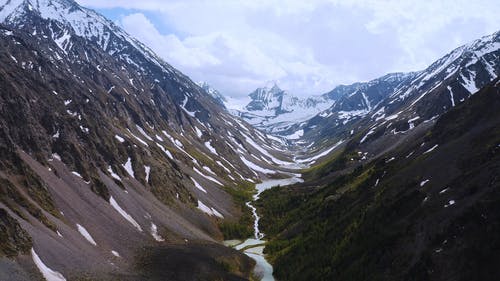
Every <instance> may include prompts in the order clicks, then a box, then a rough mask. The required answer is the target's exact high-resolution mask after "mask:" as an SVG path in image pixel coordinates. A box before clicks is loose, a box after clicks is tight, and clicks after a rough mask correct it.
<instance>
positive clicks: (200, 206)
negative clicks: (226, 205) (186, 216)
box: [198, 200, 224, 218]
mask: <svg viewBox="0 0 500 281" xmlns="http://www.w3.org/2000/svg"><path fill="white" fill-rule="evenodd" d="M198 209H200V210H201V211H202V212H204V213H206V214H208V215H210V216H216V217H219V218H224V216H223V215H222V214H221V213H219V212H218V211H217V210H216V209H214V208H210V207H208V206H207V205H205V204H203V202H201V201H200V200H198Z"/></svg>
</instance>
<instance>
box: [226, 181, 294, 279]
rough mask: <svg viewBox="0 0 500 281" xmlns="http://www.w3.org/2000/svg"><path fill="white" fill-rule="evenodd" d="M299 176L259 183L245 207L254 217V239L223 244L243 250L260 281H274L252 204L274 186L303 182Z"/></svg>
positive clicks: (258, 218) (271, 267) (262, 235)
mask: <svg viewBox="0 0 500 281" xmlns="http://www.w3.org/2000/svg"><path fill="white" fill-rule="evenodd" d="M299 176H300V175H296V176H295V177H292V178H287V179H278V180H266V181H263V182H262V183H259V184H257V185H256V186H255V188H256V189H257V194H255V195H254V196H253V200H252V201H250V202H247V203H246V204H247V206H248V207H249V208H250V209H251V210H252V213H253V217H254V237H252V238H249V239H247V240H245V241H243V242H242V241H240V240H228V241H225V242H224V243H225V244H226V245H227V246H230V247H233V248H235V249H237V250H243V253H245V254H246V255H247V256H249V257H251V258H252V259H254V260H255V262H256V265H255V269H254V273H255V275H256V276H258V277H260V278H261V280H262V281H274V277H273V266H272V265H271V264H270V263H269V262H267V260H266V258H265V256H264V253H263V252H264V247H265V243H266V241H265V240H264V236H265V235H264V233H262V232H261V231H260V229H259V220H260V217H259V215H258V214H257V209H256V208H255V206H253V203H254V202H255V201H257V200H258V199H259V196H260V194H261V193H262V192H264V190H267V189H270V188H271V187H274V186H278V185H280V186H287V185H291V184H295V183H299V182H303V180H302V179H301V178H300V177H299Z"/></svg>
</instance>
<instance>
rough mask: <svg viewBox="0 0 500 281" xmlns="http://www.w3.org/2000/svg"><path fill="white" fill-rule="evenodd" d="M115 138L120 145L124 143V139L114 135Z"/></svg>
mask: <svg viewBox="0 0 500 281" xmlns="http://www.w3.org/2000/svg"><path fill="white" fill-rule="evenodd" d="M115 138H116V139H117V140H118V141H119V142H121V143H124V142H125V139H124V138H122V137H120V136H119V135H115Z"/></svg>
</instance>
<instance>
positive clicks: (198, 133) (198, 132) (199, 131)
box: [194, 126, 203, 138]
mask: <svg viewBox="0 0 500 281" xmlns="http://www.w3.org/2000/svg"><path fill="white" fill-rule="evenodd" d="M194 129H195V131H196V135H197V136H198V137H199V138H201V137H202V136H203V132H202V131H201V130H200V129H198V127H196V126H194Z"/></svg>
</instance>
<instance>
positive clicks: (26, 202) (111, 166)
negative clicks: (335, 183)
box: [0, 0, 288, 280]
mask: <svg viewBox="0 0 500 281" xmlns="http://www.w3.org/2000/svg"><path fill="white" fill-rule="evenodd" d="M0 50H1V51H0V124H1V125H0V155H2V157H1V158H0V182H1V184H0V188H1V196H0V198H1V200H0V209H1V212H0V215H1V218H2V219H1V224H2V226H3V227H2V229H3V230H2V233H1V237H0V239H1V243H0V245H1V247H0V248H1V249H0V251H1V253H2V256H3V257H10V258H14V259H15V261H16V262H15V263H13V262H12V260H11V259H5V258H1V259H0V268H1V269H2V270H0V272H1V273H0V279H2V278H3V277H4V276H3V275H1V274H7V275H8V274H9V272H17V275H16V277H15V278H14V279H9V280H36V279H41V275H40V272H42V274H43V276H44V277H45V278H46V279H50V278H52V279H51V280H63V278H67V279H69V280H72V279H78V278H79V279H78V280H82V278H83V279H84V280H86V279H85V278H87V279H90V280H99V279H106V280H107V279H110V278H111V279H112V278H115V279H116V278H117V279H119V280H144V279H145V278H146V277H148V275H147V274H149V273H147V272H146V273H144V272H143V271H142V269H143V268H142V267H141V266H142V265H151V263H154V262H153V261H154V259H155V257H154V256H152V255H151V253H154V252H156V251H148V252H146V253H144V252H142V249H143V247H163V248H165V249H166V250H167V251H168V249H173V248H176V249H177V248H178V247H180V248H181V249H177V250H178V251H179V255H178V257H177V258H178V259H179V260H178V261H179V262H181V264H182V261H186V264H192V265H193V264H195V265H196V266H197V268H198V271H197V270H194V271H191V270H192V267H191V268H190V270H188V271H187V272H188V273H189V272H192V273H193V274H194V273H195V272H197V273H196V274H201V276H203V274H207V276H212V277H213V278H215V279H216V278H225V277H221V276H226V275H227V274H228V275H227V276H229V277H227V276H226V277H227V278H229V279H230V280H240V279H242V278H248V276H249V274H250V272H249V270H250V269H249V268H251V266H250V265H251V262H250V261H249V260H248V259H247V258H246V257H245V256H242V255H241V254H239V253H238V252H236V251H232V250H229V252H228V250H227V249H225V248H224V249H222V248H221V247H222V246H220V245H219V244H218V243H217V241H218V240H220V239H222V233H221V227H220V226H221V224H224V225H227V224H231V223H237V222H238V220H239V219H240V218H241V217H242V212H244V210H245V208H243V205H244V199H245V198H247V197H249V196H251V192H252V183H253V182H255V181H257V180H258V179H259V178H260V177H261V176H262V175H265V174H272V175H275V176H279V174H278V172H276V171H275V169H271V168H273V167H275V166H277V165H283V163H288V162H287V161H286V158H283V157H282V155H281V156H280V155H279V153H276V152H275V149H276V148H279V146H278V144H277V143H276V142H275V141H273V140H270V139H268V138H267V137H266V136H265V135H264V134H262V133H260V132H258V131H256V130H254V129H253V128H252V127H251V126H249V125H248V124H246V123H244V122H242V121H241V120H239V119H237V118H234V117H233V116H232V115H230V114H229V113H226V112H225V111H224V110H223V108H222V107H221V105H220V104H218V103H217V101H216V100H215V99H214V98H213V97H211V96H210V95H208V94H207V93H206V92H205V91H204V90H203V89H201V88H200V87H199V86H198V85H196V84H195V83H193V82H192V81H191V80H190V79H189V78H188V77H186V76H185V75H183V74H182V73H180V72H179V71H177V70H176V69H174V68H173V67H172V66H170V65H168V64H167V63H165V62H164V61H162V60H161V59H159V58H158V57H157V56H156V55H155V54H154V53H153V52H151V51H150V50H149V49H148V48H147V47H146V46H144V45H142V44H141V43H140V42H138V41H136V40H135V39H133V38H132V37H130V36H129V35H128V34H126V33H125V32H124V31H123V30H121V29H120V28H118V27H117V26H116V25H115V24H113V23H112V22H110V21H108V20H106V19H105V18H104V17H102V16H100V15H99V14H97V13H95V12H94V11H92V10H88V9H85V8H83V7H80V6H79V5H78V4H77V3H76V2H74V1H71V0H38V1H35V0H4V1H0ZM271 153H273V154H271ZM282 159H283V160H282ZM190 247H195V248H196V249H199V250H200V251H202V252H203V251H205V252H207V254H203V253H200V256H196V257H193V256H192V255H189V254H184V253H189V252H190V251H192V250H190ZM218 248H221V249H219V250H217V249H218ZM208 252H210V253H208ZM217 253H219V254H217ZM172 259H174V260H175V257H172ZM191 259H194V260H197V262H194V260H193V261H190V260H191ZM207 263H215V264H217V265H219V266H215V267H212V268H209V269H207V267H206V266H205V264H207ZM244 264H246V265H247V266H243V265H244ZM158 266H160V267H161V266H162V265H161V263H159V264H158ZM228 268H230V269H231V270H230V272H227V271H228V270H227V269H228ZM175 269H177V270H180V271H182V270H186V269H185V268H182V267H178V268H173V269H172V270H175ZM209 271H210V272H209ZM141 272H142V273H141ZM148 272H149V271H148ZM150 272H156V271H154V270H152V271H150ZM144 274H146V275H144ZM151 274H153V273H151ZM174 275H175V274H174ZM179 276H181V275H179ZM182 276H184V277H182V280H190V279H196V278H202V277H200V276H194V275H193V276H191V277H190V276H188V275H182ZM212 277H210V278H212ZM178 278H181V277H178ZM146 279H147V278H146ZM170 280H176V279H170Z"/></svg>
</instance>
